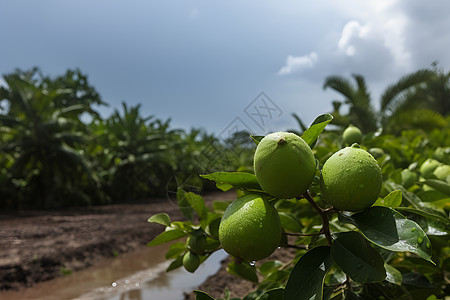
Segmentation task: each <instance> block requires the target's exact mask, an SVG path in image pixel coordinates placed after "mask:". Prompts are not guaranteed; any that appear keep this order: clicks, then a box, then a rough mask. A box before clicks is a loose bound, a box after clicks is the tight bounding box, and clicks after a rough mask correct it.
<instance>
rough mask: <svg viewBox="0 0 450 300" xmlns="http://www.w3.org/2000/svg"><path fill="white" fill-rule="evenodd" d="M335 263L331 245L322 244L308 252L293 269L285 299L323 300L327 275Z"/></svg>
mask: <svg viewBox="0 0 450 300" xmlns="http://www.w3.org/2000/svg"><path fill="white" fill-rule="evenodd" d="M332 265H333V259H332V258H331V255H330V247H327V246H320V247H316V248H313V249H311V250H309V251H308V252H306V253H305V254H304V255H303V256H302V257H300V259H299V260H298V262H297V263H296V264H295V266H294V268H293V269H292V272H291V275H290V276H289V279H288V282H287V284H286V288H285V291H284V297H285V299H289V300H290V299H297V300H302V299H305V300H313V299H315V300H321V299H322V297H323V282H324V279H325V275H326V274H327V272H328V271H329V270H330V268H331V267H332Z"/></svg>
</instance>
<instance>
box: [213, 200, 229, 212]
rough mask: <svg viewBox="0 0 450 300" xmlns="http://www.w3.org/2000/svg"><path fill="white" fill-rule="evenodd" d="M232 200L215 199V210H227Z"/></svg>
mask: <svg viewBox="0 0 450 300" xmlns="http://www.w3.org/2000/svg"><path fill="white" fill-rule="evenodd" d="M231 202H232V201H213V208H214V210H215V211H225V210H226V209H227V207H228V205H230V204H231Z"/></svg>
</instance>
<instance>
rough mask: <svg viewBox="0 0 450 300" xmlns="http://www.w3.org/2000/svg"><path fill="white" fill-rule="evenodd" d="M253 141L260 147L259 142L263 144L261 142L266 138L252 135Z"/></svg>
mask: <svg viewBox="0 0 450 300" xmlns="http://www.w3.org/2000/svg"><path fill="white" fill-rule="evenodd" d="M250 137H251V138H252V140H253V142H255V144H256V146H258V144H259V142H261V140H262V139H263V138H264V136H263V135H251V136H250Z"/></svg>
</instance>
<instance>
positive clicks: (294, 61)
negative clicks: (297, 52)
mask: <svg viewBox="0 0 450 300" xmlns="http://www.w3.org/2000/svg"><path fill="white" fill-rule="evenodd" d="M318 58H319V57H318V55H317V53H316V52H311V53H310V54H308V55H303V56H293V55H289V56H288V57H287V58H286V65H285V66H284V67H282V68H281V69H280V70H279V71H278V73H277V74H278V75H289V74H292V73H297V72H301V71H303V70H305V69H310V68H312V67H313V66H314V65H315V64H316V63H317V61H318Z"/></svg>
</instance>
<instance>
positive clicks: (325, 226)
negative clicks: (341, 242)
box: [303, 191, 333, 246]
mask: <svg viewBox="0 0 450 300" xmlns="http://www.w3.org/2000/svg"><path fill="white" fill-rule="evenodd" d="M303 198H305V199H306V200H308V202H309V204H311V205H312V207H313V208H314V209H315V210H316V212H317V213H318V214H319V215H320V217H321V218H322V230H320V232H321V233H323V234H324V235H325V237H326V238H327V242H328V245H330V246H331V244H332V242H333V239H332V237H331V232H330V220H329V219H328V215H327V212H326V211H324V210H323V209H322V208H320V207H319V205H318V204H317V203H316V201H314V199H313V198H312V197H311V195H310V194H309V192H308V191H307V192H306V193H305V194H304V195H303Z"/></svg>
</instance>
